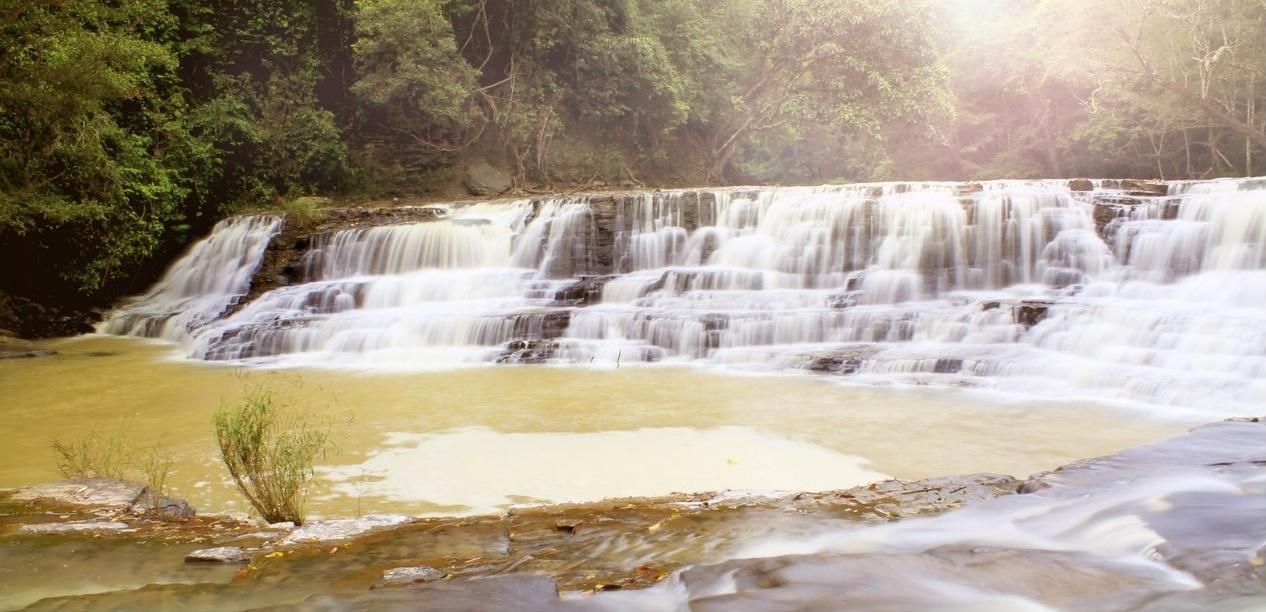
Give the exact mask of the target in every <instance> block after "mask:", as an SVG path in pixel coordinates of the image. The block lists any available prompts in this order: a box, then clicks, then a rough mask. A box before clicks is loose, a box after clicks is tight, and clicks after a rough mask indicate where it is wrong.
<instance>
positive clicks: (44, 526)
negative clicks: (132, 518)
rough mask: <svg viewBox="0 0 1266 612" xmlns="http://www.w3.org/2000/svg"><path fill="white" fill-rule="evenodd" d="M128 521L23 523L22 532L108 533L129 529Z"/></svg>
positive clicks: (46, 533)
mask: <svg viewBox="0 0 1266 612" xmlns="http://www.w3.org/2000/svg"><path fill="white" fill-rule="evenodd" d="M129 529H130V527H129V526H128V524H127V523H123V522H120V521H95V520H93V521H70V522H68V523H36V524H34V525H23V526H22V527H21V529H19V531H21V532H22V533H38V534H42V535H51V534H65V533H107V532H120V531H128V530H129Z"/></svg>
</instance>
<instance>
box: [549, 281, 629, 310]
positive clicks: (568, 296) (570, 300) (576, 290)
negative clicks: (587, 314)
mask: <svg viewBox="0 0 1266 612" xmlns="http://www.w3.org/2000/svg"><path fill="white" fill-rule="evenodd" d="M613 278H615V277H614V276H606V275H601V276H599V275H587V276H581V277H580V280H578V281H576V282H575V283H573V284H571V285H567V286H566V287H563V288H562V289H559V290H558V291H556V292H555V293H554V304H555V305H557V306H592V305H594V304H599V303H601V302H602V288H603V287H605V286H606V284H607V283H608V282H610V281H611V279H613Z"/></svg>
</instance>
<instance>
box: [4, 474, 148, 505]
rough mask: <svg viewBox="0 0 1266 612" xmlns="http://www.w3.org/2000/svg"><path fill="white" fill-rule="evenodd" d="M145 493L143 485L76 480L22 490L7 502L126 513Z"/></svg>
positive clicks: (110, 479) (107, 479)
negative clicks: (111, 510)
mask: <svg viewBox="0 0 1266 612" xmlns="http://www.w3.org/2000/svg"><path fill="white" fill-rule="evenodd" d="M144 492H145V485H143V484H141V483H139V482H131V481H127V480H116V479H113V478H77V479H74V480H62V481H58V482H49V483H44V484H37V485H32V486H29V487H23V488H21V489H18V490H17V491H16V492H15V493H14V494H13V497H11V498H10V499H13V500H15V501H43V502H52V503H60V504H70V505H73V506H88V507H93V508H110V509H115V510H127V509H129V508H131V507H132V505H133V504H134V503H135V502H136V500H137V499H139V498H140V497H141V494H142V493H144Z"/></svg>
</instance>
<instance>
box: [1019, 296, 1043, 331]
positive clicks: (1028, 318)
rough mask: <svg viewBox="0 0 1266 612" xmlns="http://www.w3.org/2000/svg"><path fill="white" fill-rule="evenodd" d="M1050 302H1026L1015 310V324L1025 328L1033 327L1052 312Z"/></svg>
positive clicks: (1021, 303)
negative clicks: (1048, 312)
mask: <svg viewBox="0 0 1266 612" xmlns="http://www.w3.org/2000/svg"><path fill="white" fill-rule="evenodd" d="M1050 307H1051V304H1050V302H1045V301H1037V300H1025V301H1023V302H1020V305H1019V306H1018V307H1016V309H1015V322H1016V323H1018V324H1020V325H1023V326H1024V327H1033V326H1034V325H1037V324H1038V323H1041V322H1042V319H1045V318H1046V313H1047V311H1049V310H1050Z"/></svg>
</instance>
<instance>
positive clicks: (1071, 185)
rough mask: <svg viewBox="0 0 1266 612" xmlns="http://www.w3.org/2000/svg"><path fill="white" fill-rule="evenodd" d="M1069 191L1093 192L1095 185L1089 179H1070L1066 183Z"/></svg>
mask: <svg viewBox="0 0 1266 612" xmlns="http://www.w3.org/2000/svg"><path fill="white" fill-rule="evenodd" d="M1068 190H1069V191H1094V190H1095V184H1094V183H1093V182H1091V181H1090V179H1084V178H1082V179H1070V180H1069V181H1068Z"/></svg>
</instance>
